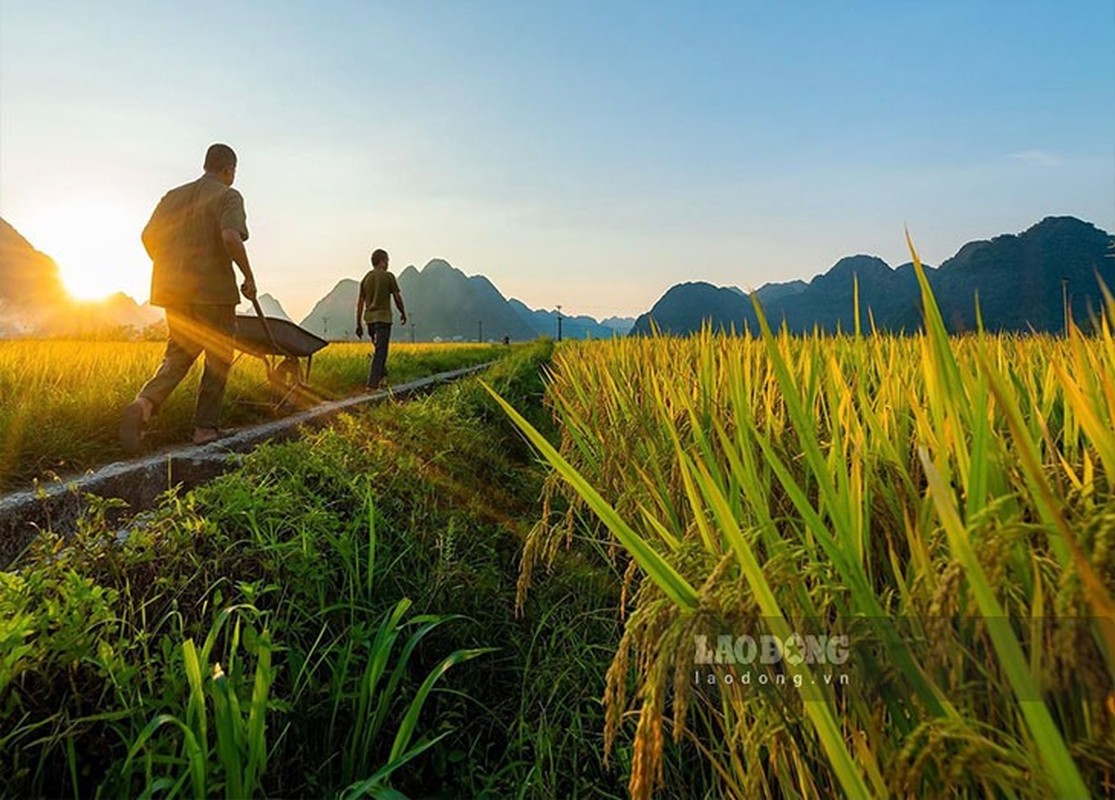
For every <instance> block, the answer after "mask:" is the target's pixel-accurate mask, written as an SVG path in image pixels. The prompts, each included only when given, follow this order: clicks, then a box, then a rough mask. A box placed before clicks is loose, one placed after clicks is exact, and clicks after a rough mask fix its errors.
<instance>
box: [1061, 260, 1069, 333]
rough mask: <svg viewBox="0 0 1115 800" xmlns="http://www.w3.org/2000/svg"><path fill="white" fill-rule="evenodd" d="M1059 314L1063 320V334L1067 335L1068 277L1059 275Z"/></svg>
mask: <svg viewBox="0 0 1115 800" xmlns="http://www.w3.org/2000/svg"><path fill="white" fill-rule="evenodd" d="M1061 315H1062V317H1063V318H1064V322H1065V336H1068V335H1069V279H1068V276H1067V275H1062V276H1061Z"/></svg>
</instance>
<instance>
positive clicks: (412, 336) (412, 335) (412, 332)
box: [410, 322, 414, 344]
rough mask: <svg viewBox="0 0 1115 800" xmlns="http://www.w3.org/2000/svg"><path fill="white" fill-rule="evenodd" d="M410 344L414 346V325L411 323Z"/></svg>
mask: <svg viewBox="0 0 1115 800" xmlns="http://www.w3.org/2000/svg"><path fill="white" fill-rule="evenodd" d="M410 343H411V344H414V323H413V322H411V323H410Z"/></svg>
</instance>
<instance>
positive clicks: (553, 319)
mask: <svg viewBox="0 0 1115 800" xmlns="http://www.w3.org/2000/svg"><path fill="white" fill-rule="evenodd" d="M507 302H508V304H510V305H511V307H512V308H514V309H515V311H516V312H518V314H519V315H520V316H521V317H522V318H523V319H524V320H526V322H527V323H528V324H529V325H530V326H531V327H532V328H533V329H534V331H535V336H551V337H554V338H557V329H558V324H557V321H558V313H559V312H558V310H557V309H554V310H552V311H549V310H543V309H532V308H529V307H528V306H527V305H526V304H525V303H523V302H522V301H521V300H516V299H514V298H512V299H510V300H508V301H507ZM611 320H612V324H610V325H609V324H608V323H607V321H604V322H597V321H596V320H595V319H593V318H592V317H589V316H583V315H581V316H569V315H566V314H562V315H561V335H562V338H563V339H610V338H612V337H613V336H615V335H616V334H617V333H618V334H620V335H623V334H626V333H627V332H628V331H629V330H631V326H632V325H633V324H635V320H634V318H628V319H627V320H624V319H621V318H620V317H612V318H611ZM625 322H626V326H625V325H624V323H625Z"/></svg>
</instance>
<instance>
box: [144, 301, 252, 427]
mask: <svg viewBox="0 0 1115 800" xmlns="http://www.w3.org/2000/svg"><path fill="white" fill-rule="evenodd" d="M166 324H167V329H168V330H169V332H170V336H169V338H168V339H167V343H166V354H165V355H164V356H163V363H162V364H160V365H159V369H158V370H157V371H156V372H155V375H154V376H153V377H152V378H151V380H149V381H147V383H146V385H144V387H143V388H142V389H140V390H139V396H140V397H145V398H147V399H148V400H150V401H151V402H152V403H154V405H155V409H156V410H158V408H159V406H161V405H162V404H163V401H165V400H166V399H167V397H168V396H169V395H170V393H171V392H173V391H174V389H175V387H176V386H178V384H179V383H181V382H182V379H183V378H185V377H186V373H187V372H189V371H190V367H191V366H193V363H194V361H196V360H197V357H198V356H199V355H201V353H203V352H204V353H205V372H204V373H203V374H202V376H201V386H200V387H198V392H197V412H196V414H195V415H194V424H195V425H196V426H197V427H198V428H216V427H218V425H217V423H218V421H219V420H220V416H221V401H222V400H223V399H224V396H225V385H226V384H227V383H228V370H229V367H230V366H231V365H232V351H233V343H232V337H233V334H234V333H235V330H236V307H235V306H216V305H193V306H187V307H185V308H178V309H170V308H168V309H167V310H166Z"/></svg>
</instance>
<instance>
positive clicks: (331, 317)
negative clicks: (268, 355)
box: [298, 278, 406, 339]
mask: <svg viewBox="0 0 1115 800" xmlns="http://www.w3.org/2000/svg"><path fill="white" fill-rule="evenodd" d="M359 293H360V284H359V283H358V282H356V281H354V280H352V279H351V278H345V279H344V280H342V281H341V282H340V283H338V284H337V285H336V286H334V287H333V288H332V289H331V290H330V291H329V293H328V294H327V295H325V297H323V298H321V299H320V300H318V301H317V303H316V304H315V305H314V307H313V308H311V309H310V313H309V314H307V315H306V317H305V318H304V319H303V320H302V321H301V322H299V323H298V324H299V325H301V326H302V327H303V328H305V329H306V330H308V331H312V332H313V333H316V334H317V335H318V336H321V337H323V338H326V339H351V338H353V333H352V327H353V322H355V320H356V297H357V295H358V294H359ZM403 299H404V300H405V299H406V295H404V296H403Z"/></svg>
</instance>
